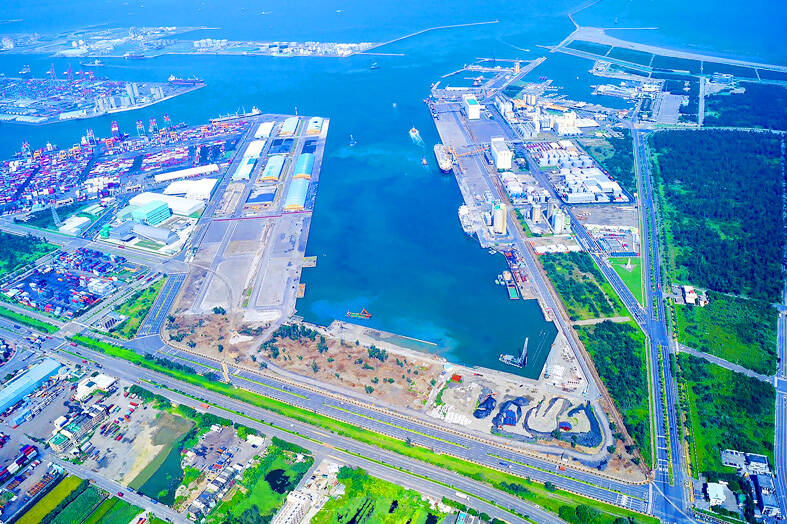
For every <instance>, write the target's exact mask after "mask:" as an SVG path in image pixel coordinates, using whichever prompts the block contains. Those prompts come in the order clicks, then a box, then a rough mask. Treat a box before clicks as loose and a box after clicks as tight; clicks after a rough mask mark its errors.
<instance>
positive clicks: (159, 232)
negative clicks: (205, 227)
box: [132, 224, 180, 245]
mask: <svg viewBox="0 0 787 524" xmlns="http://www.w3.org/2000/svg"><path fill="white" fill-rule="evenodd" d="M132 231H133V232H134V234H135V235H139V236H141V237H143V238H147V239H148V240H153V241H154V242H163V243H164V244H167V245H169V244H174V243H175V242H177V241H178V240H180V237H179V236H178V234H177V233H175V232H174V231H170V230H169V229H166V228H163V227H153V226H147V225H145V224H134V227H133V228H132Z"/></svg>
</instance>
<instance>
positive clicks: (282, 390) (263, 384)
mask: <svg viewBox="0 0 787 524" xmlns="http://www.w3.org/2000/svg"><path fill="white" fill-rule="evenodd" d="M169 356H172V357H175V358H177V359H180V360H185V361H186V362H189V363H191V364H194V365H196V366H202V367H203V368H207V369H212V370H213V371H222V370H221V368H217V367H213V366H211V365H208V364H203V363H202V362H197V361H196V360H191V359H190V358H186V357H181V356H178V355H169ZM233 376H234V377H236V378H239V379H241V380H245V381H247V382H252V383H254V384H257V385H258V386H263V387H266V388H268V389H272V390H274V391H278V392H280V393H286V394H287V395H292V396H293V397H298V398H302V399H307V398H309V397H307V396H306V395H301V394H300V393H293V392H292V391H287V390H286V389H284V388H279V387H276V386H271V385H270V384H266V383H264V382H260V381H259V380H254V379H251V378H246V377H242V376H240V375H233Z"/></svg>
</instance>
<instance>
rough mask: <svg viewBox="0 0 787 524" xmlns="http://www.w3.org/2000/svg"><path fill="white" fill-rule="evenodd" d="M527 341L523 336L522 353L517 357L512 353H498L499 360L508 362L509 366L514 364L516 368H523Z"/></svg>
mask: <svg viewBox="0 0 787 524" xmlns="http://www.w3.org/2000/svg"><path fill="white" fill-rule="evenodd" d="M527 341H528V339H527V338H525V345H524V346H522V354H521V355H519V356H518V357H515V356H514V355H503V354H501V355H500V362H502V363H503V364H508V365H509V366H514V367H517V368H523V367H525V366H527Z"/></svg>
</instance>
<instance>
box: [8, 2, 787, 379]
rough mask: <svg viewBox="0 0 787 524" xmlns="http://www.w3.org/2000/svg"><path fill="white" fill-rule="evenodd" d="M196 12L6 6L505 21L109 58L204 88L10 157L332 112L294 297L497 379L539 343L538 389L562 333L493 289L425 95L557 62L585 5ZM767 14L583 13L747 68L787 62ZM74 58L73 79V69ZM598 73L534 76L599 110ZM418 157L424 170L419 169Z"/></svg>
mask: <svg viewBox="0 0 787 524" xmlns="http://www.w3.org/2000/svg"><path fill="white" fill-rule="evenodd" d="M701 4H703V5H704V4H708V5H710V2H703V3H701ZM184 5H185V4H184V3H183V2H181V1H176V0H155V1H154V0H149V1H132V2H120V3H115V2H112V3H100V2H94V1H91V2H87V1H85V0H73V1H70V2H52V1H43V0H33V1H28V2H21V1H13V2H10V3H6V4H4V6H3V8H2V14H0V19H6V20H8V19H22V20H21V21H19V22H11V23H5V24H2V25H0V34H2V33H7V32H24V31H39V32H45V31H46V32H51V31H62V30H70V29H76V28H81V27H86V26H90V25H95V26H106V27H115V26H132V25H133V26H143V25H179V26H211V27H218V28H219V29H215V30H204V31H201V32H200V34H203V35H205V36H211V37H223V38H230V39H236V40H237V39H245V38H247V39H257V40H272V41H276V40H285V41H292V40H321V41H386V40H389V39H392V38H396V37H398V36H402V35H404V34H407V33H411V32H414V31H418V30H421V29H424V28H426V27H430V26H435V25H446V24H459V23H468V22H477V21H487V20H500V22H499V23H497V24H493V25H483V26H474V27H464V28H455V29H443V30H436V31H432V32H428V33H424V34H421V35H419V36H416V37H414V38H411V39H407V40H403V41H400V42H397V43H395V44H392V45H390V46H387V47H385V48H384V49H381V51H383V52H386V53H401V54H402V55H403V56H374V57H371V56H355V57H350V58H346V59H324V58H287V59H285V58H270V57H215V56H164V57H160V58H155V59H150V60H142V61H131V62H128V61H125V60H106V61H105V62H107V67H106V68H104V70H103V71H102V74H106V75H107V76H110V77H114V78H124V79H129V80H162V79H164V78H166V77H167V76H169V75H170V74H172V73H174V74H176V75H179V76H186V75H188V76H191V75H196V76H199V77H201V78H204V79H205V80H206V82H207V87H206V88H204V89H201V90H198V91H196V92H193V93H190V94H188V95H185V96H182V97H178V98H176V99H173V100H170V101H167V102H165V103H162V104H159V105H156V106H153V107H151V108H147V109H143V110H140V111H134V112H129V113H123V114H118V115H114V116H113V117H111V118H110V117H105V118H97V119H93V120H90V121H81V122H68V123H62V124H54V125H49V126H41V127H29V126H18V125H8V124H0V156H3V157H6V156H8V155H10V154H11V153H12V152H13V151H15V150H17V149H18V148H19V146H20V144H21V142H22V141H23V140H29V141H30V143H31V144H32V145H33V146H34V147H38V146H41V145H43V144H45V143H46V141H47V140H51V141H52V142H54V143H57V144H60V145H61V146H65V145H69V144H71V143H73V142H74V141H76V140H78V137H79V136H80V135H81V134H83V133H84V130H85V128H87V127H91V128H93V129H94V130H95V131H96V134H98V135H103V134H108V133H109V127H110V123H111V121H112V120H117V121H118V122H119V123H120V126H121V128H124V129H127V130H133V129H134V122H135V121H136V120H137V119H139V118H141V119H144V120H146V119H147V118H149V117H151V116H153V117H158V118H160V117H161V115H162V114H163V113H168V114H169V115H170V116H171V118H172V120H173V121H186V122H189V123H199V122H202V121H205V120H207V119H208V118H210V117H213V116H216V115H218V114H222V113H228V112H235V110H236V109H239V108H245V109H246V110H249V109H250V108H251V107H252V106H253V105H257V106H258V107H260V109H262V110H263V111H264V112H275V113H292V112H294V111H296V108H297V111H298V112H299V113H300V114H317V115H322V116H327V117H329V118H330V119H331V127H330V131H329V138H328V143H327V147H326V152H325V158H324V161H323V167H322V174H321V177H320V188H319V193H318V198H317V207H316V210H315V213H314V218H313V221H312V227H311V235H310V240H309V247H308V250H307V254H311V255H317V257H318V262H317V267H316V268H313V269H306V270H304V274H303V281H304V282H305V283H306V296H305V298H304V299H302V300H300V301H299V302H298V313H299V314H300V315H302V316H304V317H305V318H306V319H307V320H310V321H314V322H318V323H322V324H327V323H329V322H331V321H332V320H333V319H336V318H339V319H343V318H344V314H345V312H346V311H347V310H348V309H350V310H360V309H361V308H364V307H365V308H366V309H368V310H369V311H370V312H371V313H372V315H373V317H372V319H371V320H370V321H368V324H369V325H370V326H373V327H376V328H379V329H382V330H386V331H392V332H395V333H400V334H402V335H406V336H409V337H415V338H419V339H423V340H427V341H430V342H434V343H435V344H436V346H435V347H436V350H437V351H439V352H441V353H442V354H443V355H444V356H446V357H447V358H449V359H451V360H454V361H457V362H461V363H465V364H475V365H481V366H487V367H499V366H500V365H499V363H498V362H497V356H498V354H499V353H501V352H507V353H513V352H517V351H518V350H519V348H521V346H522V343H523V341H524V339H525V337H529V338H530V350H531V355H530V357H531V358H530V366H529V367H528V368H527V369H526V370H524V374H526V375H528V376H536V375H537V374H538V373H539V372H540V369H541V366H542V365H543V361H544V359H545V358H546V349H547V348H548V346H549V344H550V343H551V341H552V340H553V338H554V336H555V329H554V327H553V326H552V325H551V324H547V323H546V322H544V320H543V316H542V315H541V312H540V309H539V308H538V306H537V304H536V303H535V302H534V301H521V300H520V301H510V300H508V299H507V295H506V293H505V290H504V289H503V288H501V287H500V286H496V285H495V284H494V280H495V277H496V276H497V275H498V274H499V273H500V272H501V271H502V270H503V269H505V262H504V260H503V259H502V257H501V256H492V255H489V254H488V253H487V252H486V251H484V250H482V249H480V248H479V247H478V244H477V243H476V242H475V241H473V240H471V239H469V238H467V237H466V236H465V235H464V233H463V232H462V230H461V228H460V225H459V221H458V218H457V214H456V210H457V207H458V206H459V205H460V204H461V195H460V193H459V191H458V189H457V187H456V183H455V181H454V180H453V179H451V178H449V177H446V176H443V175H441V174H440V173H439V171H438V170H437V167H436V166H435V165H434V159H433V155H432V151H431V145H432V144H433V143H435V141H437V138H438V137H437V133H436V131H435V129H434V126H433V123H432V122H431V119H430V117H429V113H428V111H427V110H426V107H425V105H424V104H423V102H422V99H423V98H424V97H426V96H427V95H428V90H429V85H430V84H431V83H433V82H434V81H436V80H438V79H439V77H440V76H441V75H442V74H444V73H447V72H450V71H454V70H456V69H458V68H459V67H461V66H462V65H463V64H466V63H469V62H471V61H473V60H475V59H476V58H477V57H493V58H524V59H532V58H536V57H538V56H544V53H545V50H544V49H542V48H539V47H538V45H539V44H555V43H557V42H559V41H560V40H561V39H562V38H563V37H564V36H566V35H567V34H568V33H569V32H570V31H571V30H572V29H573V26H572V25H571V23H570V21H569V20H568V17H567V14H568V13H569V12H571V11H573V10H575V9H576V8H577V7H578V6H579V5H580V3H579V2H576V1H568V0H558V1H554V2H552V1H550V2H544V1H542V2H534V1H527V2H516V3H514V2H504V1H491V2H484V3H466V2H460V1H451V2H419V1H414V0H403V1H397V2H390V1H387V0H386V1H381V2H361V1H357V0H355V1H353V0H340V1H329V2H315V1H313V0H294V1H265V2H255V3H254V4H253V5H251V4H250V3H244V2H238V1H237V0H222V1H218V0H203V1H201V2H194V3H190V4H189V5H190V7H189V8H184ZM725 5H726V4H725ZM729 6H732V3H731V2H729ZM766 7H767V6H765V5H762V6H760V7H759V8H758V10H757V12H756V14H757V15H758V16H759V17H760V19H761V22H762V24H763V27H765V28H766V32H767V31H771V34H770V37H768V36H767V35H766V36H763V34H762V32H761V31H754V30H749V29H747V30H746V32H745V33H744V34H736V35H730V34H729V33H728V32H727V31H725V30H724V29H723V27H725V26H726V25H725V24H727V23H728V22H729V21H730V17H729V16H726V15H725V16H720V17H719V18H714V17H713V15H712V13H711V14H710V15H709V16H708V17H707V19H706V26H707V27H704V28H699V29H698V28H696V27H692V26H691V24H687V23H684V22H683V21H682V19H681V20H675V19H672V18H670V16H669V13H673V14H674V13H676V12H681V11H680V10H681V9H683V6H682V5H680V4H678V3H677V2H675V1H674V0H670V2H667V3H662V2H659V3H656V2H644V3H643V2H629V1H628V0H604V1H602V2H600V3H598V4H596V5H594V6H592V7H591V8H589V9H587V10H585V11H582V13H580V15H578V19H580V21H581V22H582V23H587V24H594V25H605V26H612V25H613V23H612V20H614V18H615V17H616V16H618V17H619V24H620V25H621V26H622V25H623V24H624V23H625V24H627V25H628V24H637V25H642V24H646V25H658V26H659V27H660V29H659V30H658V31H655V32H653V31H651V32H648V31H639V32H631V33H634V35H633V36H636V38H637V39H640V38H641V39H642V40H643V41H646V40H647V39H649V38H650V39H652V38H656V39H657V40H658V42H657V43H665V44H666V43H677V45H680V46H682V47H686V48H698V49H704V50H707V51H716V52H718V53H734V52H736V50H740V51H739V52H740V53H741V54H744V55H746V56H751V57H753V58H757V59H760V60H763V61H765V60H771V61H776V62H781V63H784V62H785V61H787V57H785V50H784V49H782V48H781V47H780V46H773V45H771V46H767V45H764V41H765V40H767V39H768V38H771V39H775V38H776V37H777V34H778V33H777V28H776V27H775V25H774V24H773V22H771V21H770V18H769V16H770V15H769V13H768V9H767V8H766ZM730 8H731V7H730ZM262 12H266V13H267V12H269V13H270V14H261V13H262ZM782 19H783V18H782ZM755 33H757V34H755ZM654 35H655V36H654ZM626 36H627V37H632V38H633V36H632V35H629V34H628V33H627V34H626ZM659 39H660V40H659ZM648 42H654V41H653V40H648ZM780 55H781V56H780ZM53 62H54V63H55V67H56V69H57V70H59V71H63V70H65V69H67V67H68V62H69V61H68V60H65V59H52V58H50V57H46V56H30V55H27V56H20V55H0V73H4V74H6V75H9V76H12V75H14V74H15V73H16V72H17V71H18V70H19V69H20V68H21V67H22V65H24V64H29V65H30V66H31V68H32V69H33V71H34V72H37V73H39V74H43V72H44V71H46V70H47V69H48V68H49V66H50V64H51V63H53ZM372 62H378V64H379V66H380V67H379V69H375V70H371V69H370V68H369V65H370V64H371V63H372ZM71 63H72V65H73V66H74V67H75V68H76V67H77V66H78V64H77V61H76V60H73V61H71ZM589 67H590V63H589V62H586V61H583V60H581V59H577V58H575V57H569V56H565V55H558V54H555V55H548V60H547V62H546V63H545V64H544V65H543V66H542V68H539V69H536V71H535V72H534V73H533V75H535V76H540V75H542V74H546V75H549V76H550V77H552V78H554V79H555V82H556V84H557V85H562V86H563V90H562V91H561V92H562V93H564V94H566V95H568V96H570V97H571V98H576V99H582V97H583V96H585V97H586V99H587V100H588V101H594V100H593V99H592V98H591V96H590V87H589V85H590V84H591V83H593V81H592V80H591V77H589V76H588V75H587V70H588V69H589ZM412 126H415V127H417V128H418V129H419V130H420V132H421V136H422V138H423V139H424V142H425V145H424V146H423V147H419V146H417V145H415V144H413V142H412V141H411V140H410V138H409V136H408V130H409V129H410V127H412ZM350 134H352V135H353V136H354V138H355V140H356V141H357V145H355V146H354V147H350V146H349V136H350ZM422 158H427V160H428V161H429V166H426V167H425V166H422V165H421V159H422ZM511 369H512V368H509V369H508V370H509V371H510V370H511Z"/></svg>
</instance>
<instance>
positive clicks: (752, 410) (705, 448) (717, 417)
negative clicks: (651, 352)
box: [678, 353, 776, 473]
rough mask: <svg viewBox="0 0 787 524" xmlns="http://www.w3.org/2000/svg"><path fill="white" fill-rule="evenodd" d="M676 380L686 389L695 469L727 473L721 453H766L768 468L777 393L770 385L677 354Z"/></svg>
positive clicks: (771, 458)
mask: <svg viewBox="0 0 787 524" xmlns="http://www.w3.org/2000/svg"><path fill="white" fill-rule="evenodd" d="M678 364H679V367H680V371H679V375H678V379H679V380H680V381H681V382H682V383H684V384H685V385H686V391H687V393H688V394H687V397H688V398H687V399H686V402H684V405H686V406H687V407H688V410H689V419H690V420H689V424H688V425H689V427H690V428H691V438H692V440H693V442H692V444H693V448H694V450H695V457H696V458H695V465H694V467H695V470H696V471H698V472H701V473H705V472H731V471H732V470H731V469H730V468H725V467H724V466H722V465H721V457H720V455H719V453H720V451H721V450H723V449H727V448H730V449H737V450H741V451H746V452H749V453H761V454H763V455H767V456H768V457H769V459H770V461H771V464H773V435H774V417H775V414H774V412H775V407H774V406H775V402H776V392H775V390H774V388H773V386H772V385H771V384H767V383H765V382H762V381H759V380H757V379H754V378H749V377H747V376H745V375H741V374H739V373H735V372H732V371H729V370H726V369H724V368H721V367H719V366H716V365H715V364H711V363H709V362H707V361H705V360H703V359H700V358H697V357H693V356H691V355H687V354H685V353H681V354H680V355H679V359H678Z"/></svg>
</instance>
